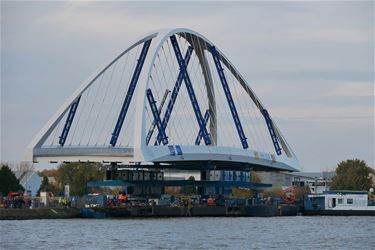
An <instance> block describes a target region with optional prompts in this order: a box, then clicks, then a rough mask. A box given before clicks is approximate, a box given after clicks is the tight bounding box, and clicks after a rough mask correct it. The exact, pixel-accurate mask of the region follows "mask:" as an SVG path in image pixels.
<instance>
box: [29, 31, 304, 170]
mask: <svg viewBox="0 0 375 250" xmlns="http://www.w3.org/2000/svg"><path fill="white" fill-rule="evenodd" d="M249 56H250V55H249ZM270 113H271V112H270V111H268V110H267V109H266V107H265V106H264V105H263V104H262V103H261V101H260V100H259V98H258V97H257V96H256V94H255V93H254V91H253V90H252V89H251V87H250V85H249V84H248V83H247V82H246V80H245V79H244V78H243V77H242V75H241V74H240V73H239V72H238V70H237V69H236V68H235V66H234V65H233V64H232V63H231V62H230V61H229V59H228V58H227V57H226V56H225V55H224V54H223V53H222V52H221V50H220V49H219V48H218V47H216V46H215V44H214V43H212V42H211V41H210V40H208V39H207V38H205V37H204V36H203V35H201V34H199V33H197V32H195V31H192V30H189V29H171V30H160V31H156V32H152V33H150V34H148V35H146V36H144V37H142V38H140V39H138V40H136V41H135V42H134V43H133V44H132V45H131V46H130V47H128V48H127V49H126V50H124V51H122V52H121V53H120V54H118V55H117V56H116V57H115V58H114V59H113V60H112V61H110V62H109V63H107V64H106V65H105V66H104V67H102V68H100V69H99V71H98V72H97V73H96V74H94V75H93V76H92V77H91V78H89V80H88V81H87V82H85V83H83V84H82V85H80V86H79V87H78V89H77V90H76V91H75V92H74V93H73V94H72V96H71V97H70V98H68V99H67V100H66V102H65V103H64V104H63V105H62V106H61V107H60V109H59V110H58V111H57V112H56V113H55V114H54V115H53V116H52V118H51V119H50V120H49V121H48V122H47V123H46V125H45V127H44V128H43V129H42V130H41V131H40V132H39V134H38V135H37V136H36V137H35V139H34V140H33V141H32V142H31V143H30V145H29V146H28V151H27V157H28V159H29V160H31V161H34V162H38V161H53V162H55V161H58V162H78V161H81V162H104V163H110V164H112V165H136V166H137V167H140V168H142V167H144V168H152V167H154V166H157V167H158V168H177V169H196V170H205V169H206V170H207V169H232V170H250V169H260V170H264V171H267V170H272V171H274V170H281V171H298V170H299V164H298V161H297V159H296V156H295V154H294V153H293V151H292V149H291V147H290V146H289V145H288V143H287V141H286V140H285V138H284V137H283V135H282V133H281V131H280V130H279V128H278V127H277V125H276V124H275V122H274V121H273V120H272V117H271V115H270Z"/></svg>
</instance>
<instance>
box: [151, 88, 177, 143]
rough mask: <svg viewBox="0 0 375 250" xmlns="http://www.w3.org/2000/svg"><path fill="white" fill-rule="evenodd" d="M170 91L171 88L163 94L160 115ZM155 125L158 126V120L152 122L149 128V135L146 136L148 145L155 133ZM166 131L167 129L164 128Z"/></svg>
mask: <svg viewBox="0 0 375 250" xmlns="http://www.w3.org/2000/svg"><path fill="white" fill-rule="evenodd" d="M169 92H171V91H170V90H169V89H167V90H166V91H165V93H164V96H163V99H162V100H161V103H160V106H159V109H158V113H159V115H160V114H161V111H162V109H163V106H164V103H165V100H167V97H168V94H169ZM155 127H156V121H155V120H154V121H153V122H152V124H151V128H150V129H149V130H148V133H147V136H146V145H148V143H149V142H150V140H151V136H152V134H153V133H154V130H155ZM164 131H165V129H164Z"/></svg>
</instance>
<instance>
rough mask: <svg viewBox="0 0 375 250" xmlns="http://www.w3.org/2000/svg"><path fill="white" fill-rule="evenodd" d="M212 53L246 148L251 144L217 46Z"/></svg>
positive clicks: (212, 48)
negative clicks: (243, 126) (246, 135)
mask: <svg viewBox="0 0 375 250" xmlns="http://www.w3.org/2000/svg"><path fill="white" fill-rule="evenodd" d="M211 54H212V57H213V59H214V62H215V65H216V69H217V72H218V73H219V77H220V81H221V84H222V85H223V89H224V93H225V96H226V98H227V101H228V105H229V109H230V111H231V113H232V116H233V120H234V123H235V125H236V128H237V132H238V135H239V136H240V140H241V143H242V147H243V148H244V149H246V148H248V147H249V145H248V144H247V138H246V137H245V133H244V131H243V129H242V125H241V121H240V118H239V116H238V113H237V109H236V106H235V105H234V101H233V97H232V94H231V92H230V89H229V86H228V82H227V79H226V78H225V75H224V69H223V67H222V66H221V62H220V56H219V53H218V51H217V50H216V48H215V46H212V47H211Z"/></svg>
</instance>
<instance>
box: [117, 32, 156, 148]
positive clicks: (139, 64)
mask: <svg viewBox="0 0 375 250" xmlns="http://www.w3.org/2000/svg"><path fill="white" fill-rule="evenodd" d="M151 41H152V39H150V40H147V41H146V42H144V44H143V48H142V51H141V54H140V55H139V58H138V62H137V66H136V67H135V70H134V73H133V76H132V79H131V81H130V84H129V88H128V92H127V93H126V97H125V100H124V103H123V105H122V108H121V112H120V114H119V116H118V119H117V123H116V126H115V129H114V130H113V133H112V138H111V142H110V143H111V145H112V146H115V145H116V142H117V139H118V136H119V135H120V131H121V127H122V124H123V123H124V120H125V116H126V113H127V112H128V108H129V106H130V102H131V100H132V96H133V94H134V90H135V87H136V86H137V82H138V78H139V75H140V73H141V70H142V67H143V63H144V61H145V58H146V55H147V51H148V48H149V47H150V44H151Z"/></svg>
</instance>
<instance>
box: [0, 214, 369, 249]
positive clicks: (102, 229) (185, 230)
mask: <svg viewBox="0 0 375 250" xmlns="http://www.w3.org/2000/svg"><path fill="white" fill-rule="evenodd" d="M0 243H1V245H0V249H375V216H373V217H333V216H332V217H319V216H316V217H307V216H303V217H302V216H299V217H272V218H244V217H243V218H219V217H217V218H205V217H203V218H197V217H196V218H160V219H149V218H147V219H101V220H98V219H65V220H24V221H0Z"/></svg>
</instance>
